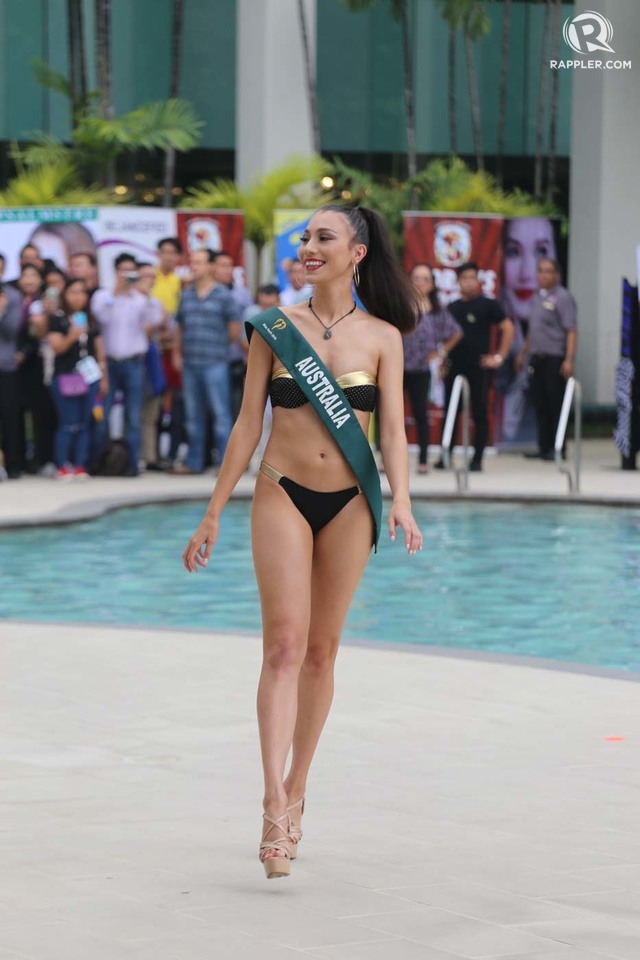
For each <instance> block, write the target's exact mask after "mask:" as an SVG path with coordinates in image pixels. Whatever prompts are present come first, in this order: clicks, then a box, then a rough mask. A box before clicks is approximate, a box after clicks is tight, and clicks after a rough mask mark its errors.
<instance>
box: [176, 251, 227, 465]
mask: <svg viewBox="0 0 640 960" xmlns="http://www.w3.org/2000/svg"><path fill="white" fill-rule="evenodd" d="M215 257H216V255H215V253H213V252H212V251H211V250H197V251H195V252H194V253H192V254H191V257H190V267H191V274H192V276H193V283H192V285H191V286H190V287H188V288H187V289H186V290H185V291H184V293H183V294H182V297H181V298H180V306H179V307H178V312H177V314H176V323H177V331H176V333H177V337H176V345H175V347H174V361H173V362H174V366H175V367H176V368H177V369H179V370H180V369H181V370H182V380H183V391H184V404H185V412H186V423H187V436H188V439H189V453H188V455H187V459H186V461H185V463H184V465H182V466H176V467H175V468H174V471H175V472H177V473H202V470H203V469H204V464H205V439H206V419H207V412H208V411H209V412H211V413H212V414H213V416H214V436H215V443H216V449H217V451H218V462H221V461H222V458H223V457H224V452H225V450H226V448H227V443H228V441H229V434H230V433H231V427H232V426H233V420H232V416H231V389H230V375H229V362H228V349H229V344H230V343H233V342H234V341H236V340H238V339H239V338H240V336H241V323H240V316H239V311H238V307H237V305H236V302H235V300H234V298H233V296H232V294H231V293H230V291H229V290H228V289H227V288H226V287H225V286H224V284H221V283H218V282H217V281H216V280H215V279H214V278H213V276H212V271H211V264H212V263H213V262H214V261H215Z"/></svg>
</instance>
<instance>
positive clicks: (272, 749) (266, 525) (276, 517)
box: [251, 474, 313, 819]
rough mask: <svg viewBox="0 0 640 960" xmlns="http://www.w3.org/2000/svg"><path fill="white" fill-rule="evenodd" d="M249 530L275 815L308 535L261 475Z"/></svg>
mask: <svg viewBox="0 0 640 960" xmlns="http://www.w3.org/2000/svg"><path fill="white" fill-rule="evenodd" d="M251 534H252V544H253V563H254V567H255V572H256V579H257V581H258V589H259V592H260V604H261V607H262V630H263V644H264V654H263V664H262V672H261V675H260V684H259V687H258V726H259V730H260V746H261V751H262V764H263V768H264V807H265V812H266V813H268V814H269V815H270V816H271V817H273V818H274V819H277V818H278V817H281V816H282V815H283V814H284V812H285V809H286V806H287V795H286V792H285V790H284V786H283V778H284V767H285V764H286V761H287V756H288V754H289V750H290V747H291V741H292V738H293V731H294V728H295V723H296V712H297V701H298V674H299V671H300V666H301V664H302V661H303V660H304V656H305V651H306V647H307V636H308V633H309V618H310V608H311V561H312V555H313V535H312V533H311V528H310V527H309V524H308V523H307V521H306V520H305V518H304V517H303V516H302V514H301V513H300V512H299V511H298V510H297V508H296V507H295V506H294V505H293V503H292V502H291V500H290V499H289V497H288V496H287V494H286V493H285V491H284V490H283V489H282V487H281V486H279V484H278V483H276V482H275V481H274V480H271V479H270V478H268V477H265V476H264V475H263V474H260V475H259V476H258V479H257V481H256V490H255V496H254V500H253V509H252V513H251Z"/></svg>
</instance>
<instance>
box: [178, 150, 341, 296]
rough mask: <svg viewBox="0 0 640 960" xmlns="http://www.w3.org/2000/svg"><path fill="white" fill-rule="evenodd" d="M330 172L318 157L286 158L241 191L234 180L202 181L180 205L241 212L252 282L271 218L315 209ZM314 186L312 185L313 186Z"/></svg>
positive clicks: (270, 234) (268, 239)
mask: <svg viewBox="0 0 640 960" xmlns="http://www.w3.org/2000/svg"><path fill="white" fill-rule="evenodd" d="M331 171H332V167H331V165H330V164H329V163H327V161H326V160H323V159H322V158H321V157H318V156H311V157H290V158H289V159H288V160H287V161H286V162H285V163H283V164H281V165H280V166H279V167H276V168H275V169H274V170H271V171H270V172H269V173H266V174H264V175H263V176H261V177H259V178H258V179H257V180H255V181H254V182H253V183H252V184H251V185H250V186H249V187H247V188H246V189H243V188H242V187H240V186H239V185H238V184H237V183H236V182H235V181H234V180H223V179H219V180H216V181H214V182H212V181H210V180H203V181H201V182H200V183H198V184H196V186H194V187H190V188H189V189H188V190H187V196H186V197H185V199H184V200H183V201H182V203H181V204H180V206H181V207H182V208H186V209H204V210H206V209H209V210H210V209H213V210H242V211H243V213H244V233H245V237H246V239H247V240H248V241H249V242H250V243H252V244H253V246H254V247H255V250H256V283H255V284H254V286H256V287H257V283H258V277H259V276H260V266H261V264H260V261H261V257H262V252H263V250H264V248H265V247H266V246H267V244H270V243H271V242H272V241H273V219H274V217H273V215H274V211H275V210H276V209H278V208H284V209H287V208H289V209H297V208H302V209H305V208H315V207H318V206H320V205H321V204H322V203H324V202H325V194H324V193H323V191H322V190H321V189H320V186H319V182H320V179H321V178H322V177H324V176H326V175H327V174H328V173H330V172H331ZM314 185H315V186H314Z"/></svg>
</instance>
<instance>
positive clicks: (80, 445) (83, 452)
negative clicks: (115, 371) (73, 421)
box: [71, 383, 100, 470]
mask: <svg viewBox="0 0 640 960" xmlns="http://www.w3.org/2000/svg"><path fill="white" fill-rule="evenodd" d="M99 390H100V384H99V383H92V384H90V385H89V389H88V390H87V392H86V393H85V395H84V396H83V397H78V398H77V399H78V406H79V422H78V429H77V432H76V435H75V443H74V447H73V457H72V461H71V462H72V463H73V466H74V467H82V468H83V469H84V470H86V468H87V463H88V460H89V440H90V436H91V434H90V431H91V420H92V418H93V405H94V403H95V400H96V397H97V396H98V392H99Z"/></svg>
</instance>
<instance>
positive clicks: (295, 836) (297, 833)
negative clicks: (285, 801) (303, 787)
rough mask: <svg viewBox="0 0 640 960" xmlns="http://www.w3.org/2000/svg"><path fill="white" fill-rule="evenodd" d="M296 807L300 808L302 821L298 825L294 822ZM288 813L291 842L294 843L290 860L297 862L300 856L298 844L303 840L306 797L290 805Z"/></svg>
mask: <svg viewBox="0 0 640 960" xmlns="http://www.w3.org/2000/svg"><path fill="white" fill-rule="evenodd" d="M296 807H300V820H299V821H298V823H297V824H295V823H294V822H293V816H292V813H293V811H294V810H295V809H296ZM286 812H287V813H288V814H289V840H291V843H292V850H291V857H290V859H291V860H295V859H296V857H297V856H298V844H299V843H300V841H301V840H302V827H301V826H300V822H301V821H302V814H303V813H304V797H300V799H299V800H296V802H295V803H290V804H289V806H288V807H287V810H286Z"/></svg>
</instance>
